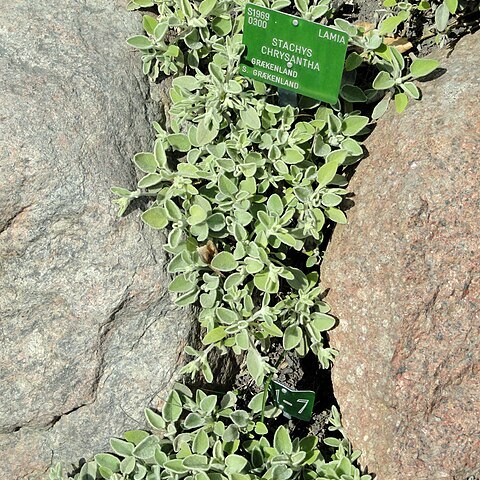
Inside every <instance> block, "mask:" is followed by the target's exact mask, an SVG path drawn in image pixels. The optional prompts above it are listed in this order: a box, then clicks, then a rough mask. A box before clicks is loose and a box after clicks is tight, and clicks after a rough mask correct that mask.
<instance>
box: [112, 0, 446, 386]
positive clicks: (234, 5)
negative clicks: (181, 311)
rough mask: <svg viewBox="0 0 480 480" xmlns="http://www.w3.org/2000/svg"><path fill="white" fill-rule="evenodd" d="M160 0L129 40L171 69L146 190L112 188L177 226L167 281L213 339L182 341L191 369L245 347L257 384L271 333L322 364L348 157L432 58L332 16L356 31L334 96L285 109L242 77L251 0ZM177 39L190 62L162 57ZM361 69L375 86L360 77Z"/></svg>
mask: <svg viewBox="0 0 480 480" xmlns="http://www.w3.org/2000/svg"><path fill="white" fill-rule="evenodd" d="M152 3H154V4H155V5H157V8H158V11H159V16H158V18H152V17H151V16H146V17H145V19H144V25H145V30H146V36H143V37H138V36H137V37H133V38H132V39H130V40H129V44H130V45H134V46H136V47H137V48H139V49H140V50H141V51H142V53H143V54H144V57H143V59H144V62H145V61H146V62H147V63H148V65H149V66H148V68H147V69H146V70H148V72H151V69H152V68H154V69H156V71H157V70H158V71H162V72H164V73H166V74H172V73H173V74H175V78H174V79H173V83H172V87H171V89H170V97H171V100H172V105H171V108H170V111H169V121H168V124H167V125H166V126H163V127H162V126H160V125H159V124H155V125H154V126H155V130H156V133H157V139H156V141H155V145H154V148H153V151H151V152H141V153H138V154H137V155H135V157H134V159H133V161H134V163H135V165H136V166H137V168H138V169H139V170H140V171H142V172H143V173H144V176H143V177H142V178H141V179H140V181H139V182H138V188H137V189H136V190H135V191H133V192H130V191H128V190H125V189H123V188H114V189H112V191H113V192H114V193H115V194H116V195H118V197H119V198H117V199H116V200H115V202H117V203H118V204H119V206H120V209H119V210H120V211H119V213H120V214H122V213H123V212H124V211H125V210H126V208H127V207H128V205H129V204H130V202H131V201H132V200H133V199H136V198H138V197H141V196H146V197H148V198H150V199H151V200H152V202H151V204H150V205H149V208H148V209H147V210H146V211H145V212H144V213H143V214H142V219H143V221H144V222H145V223H146V224H147V225H149V226H151V227H152V228H155V229H167V230H168V232H169V233H168V242H167V243H166V245H165V250H166V251H167V252H168V253H169V254H170V255H171V260H170V262H169V265H168V271H169V273H171V274H172V275H173V276H174V278H173V280H172V282H171V283H170V285H169V290H170V291H171V292H172V294H173V295H175V297H176V300H175V301H176V303H177V304H179V305H183V306H184V305H189V304H192V303H198V304H200V306H201V307H202V309H201V312H200V315H199V321H200V323H201V325H202V327H204V329H205V335H204V337H203V345H204V348H203V349H202V350H198V349H194V348H192V347H188V348H187V350H186V351H187V353H188V354H189V355H191V356H192V357H193V358H192V361H191V362H190V363H189V364H188V365H186V366H185V367H184V368H183V370H182V373H187V374H190V375H192V377H193V376H194V375H195V374H196V373H197V372H202V373H203V375H204V377H205V378H206V380H207V381H209V382H210V381H212V377H213V375H212V372H211V369H210V366H209V363H208V354H209V352H210V351H211V350H212V349H214V348H218V349H220V350H221V351H222V352H226V349H228V348H232V349H233V350H234V352H235V353H237V354H241V353H242V352H245V353H246V354H247V355H246V359H247V362H246V363H247V368H248V371H249V373H250V374H251V375H252V377H253V378H254V379H255V381H256V382H257V384H258V385H260V384H262V382H263V381H264V378H265V376H266V375H268V374H269V373H271V372H272V371H273V370H274V368H273V367H272V366H271V365H270V364H269V362H268V358H267V356H268V351H269V348H270V344H271V342H272V340H275V339H277V341H281V342H282V344H283V347H284V348H285V349H286V350H295V351H296V352H297V354H299V355H300V356H304V355H306V354H307V353H308V352H310V351H312V352H314V353H315V354H316V355H317V357H318V360H319V363H320V364H321V365H322V366H323V367H325V368H327V367H328V366H329V365H330V363H331V361H332V360H333V359H334V356H335V353H336V352H335V351H334V350H333V349H332V348H330V347H328V346H327V345H326V342H325V338H324V332H325V331H327V330H329V329H330V328H332V327H333V326H334V324H335V320H334V318H333V317H332V316H331V315H329V307H328V305H327V304H326V303H325V302H323V301H322V298H321V293H322V290H321V287H320V285H319V275H318V267H319V264H320V262H321V258H322V251H321V248H320V246H321V245H322V243H323V241H324V239H325V231H326V230H327V229H328V228H330V225H332V224H335V223H340V224H343V223H346V222H347V218H346V215H345V213H344V210H343V209H342V204H343V203H342V202H343V198H344V197H345V195H346V194H347V190H346V189H345V187H346V185H347V180H346V177H345V175H344V172H345V168H347V167H348V166H349V165H352V164H354V163H356V162H358V161H359V160H360V159H361V158H362V156H363V148H362V140H363V139H364V138H365V136H366V135H367V134H368V133H369V131H370V125H372V123H373V122H374V120H375V119H376V118H379V117H380V116H381V115H382V114H383V112H384V111H385V110H386V107H387V106H388V103H389V101H390V98H391V97H392V96H394V99H395V105H396V107H397V110H398V111H401V110H403V109H404V108H405V106H406V104H407V102H408V98H413V99H418V98H419V96H420V93H419V91H418V88H417V87H416V86H415V84H413V83H412V82H411V80H412V79H415V78H418V77H421V76H423V75H426V74H428V73H430V72H431V71H432V70H433V69H435V68H436V66H437V62H436V61H434V60H423V59H415V60H413V61H411V60H410V59H407V60H405V59H404V57H403V56H402V55H401V54H400V53H399V52H398V51H397V50H396V49H395V48H394V47H390V46H388V45H386V44H385V43H384V33H385V32H384V30H385V29H383V30H382V27H381V26H380V27H379V28H375V29H373V30H370V31H366V29H365V28H363V27H360V26H354V25H352V24H351V23H349V22H347V21H346V20H343V19H340V18H337V19H335V20H334V22H335V25H336V27H337V28H339V29H341V30H343V31H345V32H346V33H348V35H349V36H350V51H349V55H348V58H347V60H346V64H345V74H344V78H343V81H342V87H341V91H340V98H339V100H338V102H337V103H336V104H335V105H328V104H322V103H321V102H318V101H313V100H311V99H306V98H301V99H300V102H299V106H298V107H295V106H290V105H287V106H280V105H278V104H277V100H276V98H277V97H276V93H275V89H274V88H273V87H269V86H266V85H264V84H262V83H259V82H255V81H251V80H249V79H247V78H244V77H242V76H240V75H239V71H238V64H239V59H240V56H241V54H242V52H243V49H244V47H243V45H242V39H241V30H242V23H243V8H244V2H243V1H235V2H232V1H231V0H225V1H219V0H203V1H202V2H197V1H191V0H178V1H175V0H162V1H160V0H156V1H155V2H152ZM133 4H136V5H140V4H139V3H138V2H137V0H133V2H132V5H133ZM262 4H263V5H265V6H270V7H273V8H278V9H281V8H284V7H285V6H288V5H289V4H290V3H289V2H288V1H283V0H282V1H276V2H273V3H269V2H268V1H266V2H262ZM295 7H296V8H297V10H298V12H299V14H301V15H303V16H304V17H306V18H307V17H308V18H311V19H316V20H319V19H320V20H322V21H324V22H327V21H331V20H332V19H333V17H334V14H333V11H332V9H331V7H330V3H329V2H326V1H324V0H321V1H319V2H308V1H306V0H301V1H300V0H298V1H296V2H295ZM226 11H229V12H230V15H229V17H228V21H229V25H228V28H225V29H223V30H222V32H221V33H222V34H220V33H219V32H218V31H217V27H216V25H217V23H216V20H215V19H224V17H225V12H226ZM218 21H220V20H218ZM195 32H196V33H195ZM157 37H158V38H157ZM192 38H194V42H193V43H191V42H190V40H191V39H192ZM141 42H143V44H144V46H141V45H140V43H141ZM155 42H157V43H155ZM139 45H140V46H139ZM171 47H175V48H176V49H179V52H181V55H180V53H179V55H178V56H177V57H175V58H177V59H180V58H181V59H183V60H182V61H181V62H177V63H175V62H174V63H172V60H171V58H170V57H168V58H167V57H165V54H164V52H166V51H168V49H170V48H171ZM152 55H154V59H153V57H152ZM192 55H193V57H192ZM187 57H188V58H189V60H187V61H184V59H185V58H187ZM153 61H154V62H155V65H156V67H152V65H153V63H151V62H153ZM172 65H175V68H173V67H172ZM364 71H367V72H370V74H369V77H368V78H371V83H370V84H368V83H367V84H366V83H365V81H364V80H362V81H359V78H360V79H362V78H364V77H365V75H362V74H359V73H358V72H364ZM372 71H373V72H375V71H376V72H378V73H377V74H376V75H372V74H371V72H372ZM156 76H157V75H156V74H154V75H153V77H154V78H156ZM382 97H383V99H382ZM375 105H376V106H375ZM363 106H365V108H363ZM373 107H375V108H373ZM362 110H363V111H362ZM372 110H373V113H372V114H371V115H369V114H368V113H369V112H371V111H372ZM364 112H366V113H364Z"/></svg>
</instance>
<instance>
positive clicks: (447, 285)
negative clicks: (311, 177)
mask: <svg viewBox="0 0 480 480" xmlns="http://www.w3.org/2000/svg"><path fill="white" fill-rule="evenodd" d="M479 44H480V34H478V33H477V34H475V35H472V36H468V37H465V38H463V39H462V40H461V41H460V42H459V43H458V44H457V46H456V47H455V50H454V51H453V52H452V53H451V54H449V55H448V56H447V55H446V54H444V56H443V58H442V60H441V66H442V68H443V69H444V70H443V71H442V70H441V71H439V73H440V75H434V76H437V78H435V79H433V80H431V81H429V82H426V83H422V84H421V88H422V91H423V99H422V100H421V101H420V102H413V103H411V105H410V106H409V107H408V108H407V110H406V111H405V113H404V114H403V115H396V114H394V113H393V112H389V114H388V115H387V117H386V118H385V119H382V121H380V122H379V124H378V126H377V128H376V129H375V131H374V132H373V134H372V135H371V136H370V137H369V139H368V140H367V142H366V148H367V149H368V151H369V157H368V158H366V159H365V160H363V161H362V163H361V164H360V165H359V167H358V169H357V171H356V172H355V174H354V176H353V180H352V182H351V185H350V189H351V190H352V192H354V197H353V201H354V204H355V205H354V206H353V208H351V210H350V211H349V212H348V219H349V224H348V225H345V226H337V227H336V228H335V232H334V234H333V238H332V241H331V242H330V244H329V246H328V249H327V252H326V255H325V261H324V263H323V267H322V283H323V285H324V287H325V288H327V289H328V295H327V301H328V302H329V303H330V304H331V306H332V309H333V313H334V314H335V315H336V316H338V318H339V320H340V323H339V326H338V328H336V329H335V330H333V331H332V332H331V337H330V339H331V344H332V346H333V347H335V348H337V349H338V350H339V351H340V354H339V356H338V360H337V361H336V363H335V366H334V368H333V385H334V390H335V395H336V398H337V400H338V403H339V405H340V408H341V411H342V414H343V421H344V424H345V427H346V432H347V434H348V436H349V438H350V439H351V441H352V442H353V445H354V447H355V448H358V449H360V450H362V451H363V454H362V456H361V458H360V461H361V463H362V465H363V466H364V467H367V468H368V470H369V471H370V472H373V473H376V474H377V478H378V479H379V480H397V479H399V478H405V479H409V478H416V479H422V480H423V479H427V478H428V479H435V480H441V479H454V480H466V479H467V478H470V477H471V478H479V475H480V427H479V422H478V417H479V414H480V387H479V382H478V379H479V377H478V373H479V365H480V335H479V333H480V331H479V330H480V248H479V246H480V233H479V229H478V224H479V221H480V213H479V212H480V168H479V163H478V154H479V152H480V122H479V108H478V98H479V96H480V68H479V65H478V62H475V61H474V62H472V58H475V56H476V55H477V56H478V53H479V50H480V49H479ZM445 69H446V71H445ZM442 73H443V74H442Z"/></svg>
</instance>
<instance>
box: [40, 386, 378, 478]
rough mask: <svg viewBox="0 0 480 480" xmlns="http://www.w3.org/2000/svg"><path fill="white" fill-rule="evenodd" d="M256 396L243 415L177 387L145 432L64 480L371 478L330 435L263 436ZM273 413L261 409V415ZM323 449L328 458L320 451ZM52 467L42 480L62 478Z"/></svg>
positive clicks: (232, 398)
mask: <svg viewBox="0 0 480 480" xmlns="http://www.w3.org/2000/svg"><path fill="white" fill-rule="evenodd" d="M262 395H263V394H262V393H259V394H258V395H256V396H255V397H254V398H253V399H252V400H251V401H250V403H249V405H248V409H247V410H243V409H239V408H238V407H237V406H236V403H237V396H236V395H235V394H234V393H233V392H228V393H226V394H225V395H223V396H222V397H217V396H216V395H207V394H206V393H204V392H203V391H201V390H197V391H196V394H195V395H193V393H192V392H191V391H190V390H189V389H188V388H187V387H185V386H184V385H179V384H177V385H176V388H175V389H174V390H172V392H171V393H170V395H169V397H168V399H167V401H166V402H165V404H164V406H163V409H162V412H161V413H156V412H154V411H152V410H150V409H146V410H145V415H146V419H147V422H148V424H149V426H150V427H151V429H152V433H150V432H147V431H143V430H131V431H127V432H125V433H124V435H123V438H112V439H111V440H110V447H111V452H112V453H99V454H97V455H95V458H94V460H92V461H90V462H88V463H86V464H84V465H83V467H82V469H81V470H80V472H79V473H78V474H76V475H75V476H74V477H73V478H72V477H69V478H70V480H94V479H97V478H98V479H100V478H102V479H105V480H142V479H145V480H163V479H165V480H181V479H184V480H255V479H260V478H261V479H264V480H289V479H292V480H293V479H297V478H298V479H299V478H303V479H312V480H314V479H318V480H321V479H323V480H330V479H331V480H333V479H339V478H345V479H346V478H350V479H353V480H371V476H370V475H361V473H360V471H359V469H358V468H357V467H356V466H355V465H354V461H355V459H356V458H358V455H359V452H358V451H352V450H351V446H350V444H349V443H348V441H347V440H346V439H345V438H343V439H341V438H335V437H330V438H326V439H325V444H326V445H328V446H330V447H331V448H330V449H329V448H328V447H322V448H320V446H319V445H318V438H317V437H315V436H307V437H305V438H291V436H290V434H289V432H288V430H287V429H286V428H285V427H284V426H279V427H278V428H276V429H275V431H272V432H269V429H268V428H267V425H266V424H265V423H263V422H262V421H261V419H260V418H261V409H262ZM278 412H279V410H278V409H276V408H275V407H273V406H270V407H267V411H266V414H267V416H268V417H270V416H275V415H276V414H278ZM331 422H332V423H331V426H330V427H329V428H330V430H339V431H340V432H341V424H340V418H339V414H338V411H337V410H336V409H335V408H333V410H332V417H331ZM328 451H330V452H331V453H329V454H328V453H326V452H328ZM63 478H64V477H63V475H62V470H61V467H60V466H59V465H57V466H56V467H54V468H53V469H52V470H51V472H50V476H49V480H63Z"/></svg>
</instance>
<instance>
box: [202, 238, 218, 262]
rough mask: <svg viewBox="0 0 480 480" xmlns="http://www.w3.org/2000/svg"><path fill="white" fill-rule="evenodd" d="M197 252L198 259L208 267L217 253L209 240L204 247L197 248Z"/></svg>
mask: <svg viewBox="0 0 480 480" xmlns="http://www.w3.org/2000/svg"><path fill="white" fill-rule="evenodd" d="M197 252H198V254H199V255H200V258H201V259H202V260H203V261H204V262H205V263H206V264H208V265H210V263H211V262H212V260H213V257H214V256H215V255H216V254H217V253H218V250H217V247H216V246H215V244H214V243H213V242H212V241H211V240H209V241H208V242H207V243H206V244H205V245H202V246H201V247H198V248H197Z"/></svg>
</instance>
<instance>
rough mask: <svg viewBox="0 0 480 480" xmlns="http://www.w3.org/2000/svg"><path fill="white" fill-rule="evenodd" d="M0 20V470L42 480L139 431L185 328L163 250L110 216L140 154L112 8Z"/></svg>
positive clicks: (51, 5) (123, 23) (59, 2)
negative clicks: (114, 189)
mask: <svg viewBox="0 0 480 480" xmlns="http://www.w3.org/2000/svg"><path fill="white" fill-rule="evenodd" d="M3 3H4V4H2V7H1V14H0V98H1V102H0V292H1V296H0V338H1V349H0V452H1V454H0V472H2V473H1V475H0V476H1V477H2V478H5V479H7V478H8V479H9V480H15V479H25V478H41V477H42V476H43V474H44V473H45V472H46V471H47V469H48V468H49V466H50V465H51V464H52V463H56V462H58V461H61V462H64V463H65V464H66V465H67V466H68V465H70V464H71V463H75V462H77V461H78V460H79V459H80V458H82V457H85V458H88V457H90V456H91V455H92V454H93V453H95V452H98V451H100V450H101V449H103V448H105V447H106V446H107V440H108V438H109V437H110V436H111V435H115V434H116V435H118V434H121V432H122V431H123V430H125V429H128V428H135V427H136V426H138V425H143V408H144V407H145V406H146V405H147V404H153V405H158V404H159V403H161V400H162V398H163V397H164V396H165V394H166V392H167V391H168V388H169V385H170V384H171V383H172V381H173V379H174V377H175V374H176V372H177V367H178V366H179V365H180V364H181V363H182V362H183V353H182V350H183V346H184V345H185V343H186V341H187V338H188V336H189V334H190V331H191V323H192V315H191V314H190V313H189V312H188V311H186V310H181V309H178V308H176V307H174V306H173V305H172V303H171V301H170V299H169V296H168V293H167V291H166V286H167V282H168V280H167V278H166V274H165V258H164V255H163V253H162V236H161V234H159V233H158V232H154V231H151V230H150V229H147V228H144V226H143V225H142V223H141V221H140V219H139V214H138V211H137V212H135V211H134V212H132V213H131V214H130V215H127V216H126V217H124V218H122V219H120V220H119V219H117V218H116V216H115V208H114V207H113V206H112V204H111V199H112V198H111V195H110V193H109V188H110V187H111V186H112V185H119V186H125V187H133V186H134V184H135V180H136V173H135V171H134V169H133V167H132V165H131V162H130V158H131V157H132V155H133V154H134V153H135V152H137V151H140V150H142V149H149V148H151V145H152V129H151V123H150V120H151V119H150V118H149V110H150V107H149V106H148V100H147V97H148V83H147V82H146V81H145V79H144V77H143V75H142V73H141V69H140V67H141V62H140V59H139V56H138V53H137V52H133V51H130V49H129V48H128V47H127V46H126V44H125V39H126V37H127V36H129V35H131V34H134V33H136V32H139V31H140V30H141V18H140V17H139V16H138V15H137V14H135V13H128V12H126V11H125V5H124V2H120V1H119V2H116V1H114V0H51V1H48V2H46V1H34V2H32V1H30V0H13V1H9V2H3Z"/></svg>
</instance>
